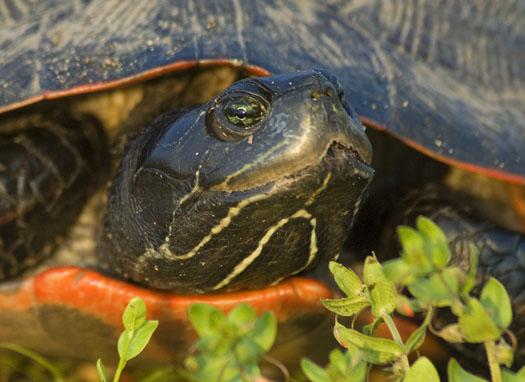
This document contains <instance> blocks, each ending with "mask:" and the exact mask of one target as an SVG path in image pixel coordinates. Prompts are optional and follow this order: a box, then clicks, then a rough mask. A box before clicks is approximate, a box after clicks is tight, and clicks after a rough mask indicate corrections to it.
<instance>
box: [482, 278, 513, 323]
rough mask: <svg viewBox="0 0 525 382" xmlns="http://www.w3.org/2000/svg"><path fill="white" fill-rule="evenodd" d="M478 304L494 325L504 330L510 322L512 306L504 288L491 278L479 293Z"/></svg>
mask: <svg viewBox="0 0 525 382" xmlns="http://www.w3.org/2000/svg"><path fill="white" fill-rule="evenodd" d="M480 302H481V304H482V305H483V307H484V308H485V309H486V310H487V311H488V313H489V314H490V315H491V317H492V319H493V320H494V322H495V323H496V325H497V326H498V327H499V328H500V329H502V330H506V329H507V328H508V327H509V325H510V324H511V322H512V305H511V304H510V298H509V295H508V293H507V291H506V290H505V287H504V286H503V285H502V284H501V283H500V282H499V281H498V280H496V279H495V278H494V277H491V278H490V279H489V281H488V282H487V283H486V284H485V286H484V287H483V289H482V291H481V296H480Z"/></svg>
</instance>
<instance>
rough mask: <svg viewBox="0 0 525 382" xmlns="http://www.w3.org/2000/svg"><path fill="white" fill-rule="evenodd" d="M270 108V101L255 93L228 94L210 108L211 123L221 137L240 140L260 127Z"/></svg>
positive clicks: (214, 130)
mask: <svg viewBox="0 0 525 382" xmlns="http://www.w3.org/2000/svg"><path fill="white" fill-rule="evenodd" d="M268 109H269V104H268V102H267V101H266V100H264V99H263V98H261V97H259V96H256V95H254V94H249V93H242V92H238V93H233V94H226V95H225V96H223V97H221V98H219V99H218V100H217V102H216V103H215V105H213V106H212V108H211V109H210V115H209V118H211V120H209V125H211V126H210V127H211V128H212V130H213V132H214V133H215V134H216V135H217V136H218V137H219V138H221V139H224V140H239V139H242V138H244V137H247V136H249V135H252V134H253V133H254V132H255V131H256V130H257V129H258V128H259V126H260V125H261V122H262V121H263V120H264V119H265V118H266V115H267V114H268Z"/></svg>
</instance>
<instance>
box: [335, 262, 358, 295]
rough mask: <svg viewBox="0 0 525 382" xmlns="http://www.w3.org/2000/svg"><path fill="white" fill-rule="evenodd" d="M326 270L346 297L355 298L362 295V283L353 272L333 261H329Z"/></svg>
mask: <svg viewBox="0 0 525 382" xmlns="http://www.w3.org/2000/svg"><path fill="white" fill-rule="evenodd" d="M328 269H330V272H331V273H332V275H333V276H334V281H335V282H336V284H337V286H338V287H339V289H341V291H342V292H343V293H344V294H345V295H346V296H348V297H356V296H360V295H362V291H363V283H362V282H361V280H360V279H359V277H357V275H356V274H355V273H354V271H352V270H351V269H349V268H347V267H345V266H344V265H342V264H339V263H336V262H335V261H330V263H329V264H328Z"/></svg>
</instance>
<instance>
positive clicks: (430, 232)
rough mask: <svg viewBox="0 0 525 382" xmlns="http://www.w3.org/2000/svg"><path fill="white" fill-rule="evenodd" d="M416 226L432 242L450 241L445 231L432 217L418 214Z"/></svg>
mask: <svg viewBox="0 0 525 382" xmlns="http://www.w3.org/2000/svg"><path fill="white" fill-rule="evenodd" d="M416 227H417V229H418V230H419V232H421V234H422V235H423V236H424V238H425V239H426V240H428V241H430V242H431V243H448V239H447V236H446V235H445V232H443V230H442V229H441V227H440V226H438V225H437V224H436V223H434V222H433V221H432V220H431V219H429V218H427V217H425V216H422V215H420V216H418V217H417V219H416Z"/></svg>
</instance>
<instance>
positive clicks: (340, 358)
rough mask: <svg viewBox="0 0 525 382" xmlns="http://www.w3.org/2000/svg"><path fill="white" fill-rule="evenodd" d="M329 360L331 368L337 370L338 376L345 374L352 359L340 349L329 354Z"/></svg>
mask: <svg viewBox="0 0 525 382" xmlns="http://www.w3.org/2000/svg"><path fill="white" fill-rule="evenodd" d="M347 354H348V353H347ZM328 360H329V365H330V368H332V369H334V370H336V371H337V373H338V374H345V373H346V369H347V367H348V364H349V363H350V361H351V359H350V357H348V358H347V357H346V356H345V354H343V352H342V351H341V350H339V349H334V350H332V351H331V352H330V353H329V354H328Z"/></svg>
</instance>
